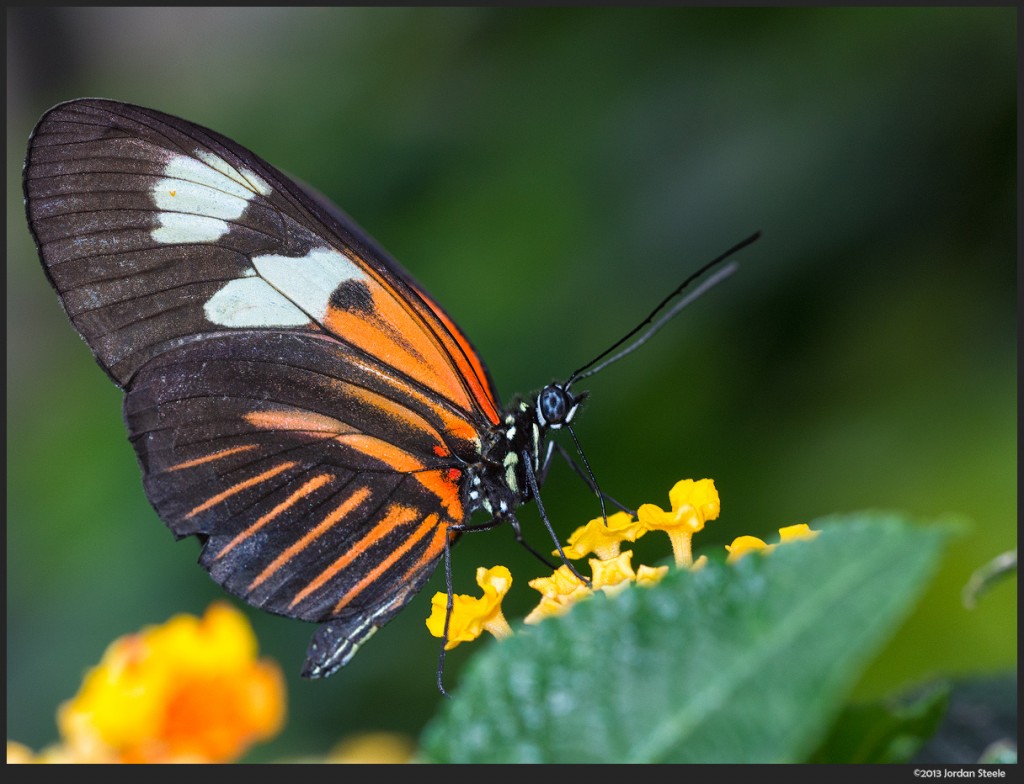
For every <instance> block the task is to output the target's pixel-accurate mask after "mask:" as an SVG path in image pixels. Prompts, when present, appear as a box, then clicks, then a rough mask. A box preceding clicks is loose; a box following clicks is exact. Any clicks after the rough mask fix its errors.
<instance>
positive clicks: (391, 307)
mask: <svg viewBox="0 0 1024 784" xmlns="http://www.w3.org/2000/svg"><path fill="white" fill-rule="evenodd" d="M370 291H371V295H372V296H373V311H372V315H371V316H367V315H366V313H363V312H360V313H354V312H349V311H347V310H342V309H339V308H334V307H329V308H328V309H327V315H326V317H325V318H324V326H325V327H327V329H328V330H329V331H330V332H332V333H334V334H335V335H337V336H338V337H340V338H342V339H343V340H345V341H347V342H348V343H351V344H352V345H354V346H357V347H359V348H361V349H363V350H364V351H366V352H368V353H370V354H372V355H373V356H374V357H376V358H377V359H378V360H380V361H381V362H384V363H385V364H387V365H390V366H391V367H393V368H395V370H397V371H399V372H400V373H404V374H405V375H407V376H409V377H410V378H412V379H415V380H416V381H418V382H419V383H421V384H423V385H424V386H426V387H428V388H429V389H432V390H434V391H435V392H438V393H440V394H441V395H444V396H445V397H446V398H448V399H449V400H451V401H452V402H453V403H455V404H456V405H458V406H459V407H461V408H463V409H467V410H468V409H469V397H468V396H467V394H466V390H465V389H464V388H463V386H462V384H461V383H460V382H459V378H458V375H457V374H456V372H455V369H454V368H453V367H452V364H451V362H450V360H449V359H448V358H447V356H446V355H445V352H444V351H443V350H442V348H441V347H440V346H439V345H438V343H437V342H436V339H435V338H434V335H433V333H432V332H430V331H429V330H428V329H427V328H426V327H425V326H424V325H423V324H421V323H420V322H419V321H418V320H417V319H415V318H414V317H413V316H412V315H411V314H410V313H409V312H408V311H407V310H406V309H405V308H403V307H402V305H401V304H399V302H398V301H397V299H396V296H397V295H395V294H392V293H391V292H387V291H385V289H383V288H382V287H378V286H372V287H371V288H370ZM382 325H386V328H385V327H382Z"/></svg>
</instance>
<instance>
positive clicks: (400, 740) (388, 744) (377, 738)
mask: <svg viewBox="0 0 1024 784" xmlns="http://www.w3.org/2000/svg"><path fill="white" fill-rule="evenodd" d="M415 750H416V744H415V743H414V742H413V740H412V738H410V737H408V736H407V735H400V734H398V733H397V732H363V733H360V734H358V735H351V736H349V737H347V738H345V739H344V740H342V741H340V742H339V743H338V744H337V745H336V746H335V747H334V748H333V749H331V750H330V752H329V753H328V754H327V759H326V760H324V761H325V762H334V763H346V764H350V765H374V764H376V765H397V764H400V763H404V762H409V761H410V760H411V759H412V755H413V753H414V752H415Z"/></svg>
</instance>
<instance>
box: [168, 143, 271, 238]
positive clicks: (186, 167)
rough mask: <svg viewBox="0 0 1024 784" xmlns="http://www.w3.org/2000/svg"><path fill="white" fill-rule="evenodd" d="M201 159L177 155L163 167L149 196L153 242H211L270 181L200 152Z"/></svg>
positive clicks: (264, 191) (263, 190)
mask: <svg viewBox="0 0 1024 784" xmlns="http://www.w3.org/2000/svg"><path fill="white" fill-rule="evenodd" d="M198 154H199V157H200V158H201V159H202V160H197V159H195V158H193V157H191V156H189V155H175V156H174V157H173V158H171V159H170V161H168V162H167V165H166V166H165V167H164V177H163V179H161V180H158V181H157V182H156V184H155V185H154V186H153V189H152V191H151V195H152V197H153V202H154V203H155V204H156V207H157V209H159V210H160V213H159V215H158V216H157V217H158V219H159V221H160V225H159V226H158V227H157V228H155V229H153V231H152V232H151V236H152V237H153V239H154V240H155V241H156V242H160V243H164V244H180V243H188V242H213V241H215V240H218V239H220V238H221V237H223V236H224V235H225V234H227V233H228V231H229V229H230V225H229V224H228V221H231V220H237V219H238V218H240V217H241V216H242V213H243V212H245V208H246V206H247V205H248V204H249V202H250V201H252V199H253V198H254V197H255V196H256V195H257V194H262V195H264V196H266V195H268V194H269V193H270V186H269V185H267V183H266V182H265V181H264V180H263V179H262V178H261V177H260V176H259V175H257V174H256V173H255V172H253V171H251V170H249V169H244V168H243V169H242V170H241V171H239V170H237V169H235V168H234V167H232V166H231V165H230V164H229V163H228V162H227V161H225V160H224V159H223V158H220V157H219V156H217V155H214V154H213V153H210V152H206V151H201V152H199V153H198Z"/></svg>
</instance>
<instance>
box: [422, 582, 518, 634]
mask: <svg viewBox="0 0 1024 784" xmlns="http://www.w3.org/2000/svg"><path fill="white" fill-rule="evenodd" d="M476 583H477V585H479V586H480V587H481V588H482V589H483V592H484V594H483V596H481V597H479V598H477V597H475V596H467V595H466V594H455V595H454V596H452V614H451V618H450V619H449V621H448V641H447V642H446V643H445V646H444V649H445V650H446V651H450V650H451V649H452V648H454V647H455V646H457V645H458V644H459V643H462V642H469V641H470V640H475V639H476V638H477V637H479V636H480V635H481V634H483V633H484V632H485V631H487V632H490V633H491V634H493V635H494V636H495V637H497V638H498V639H502V638H503V637H508V636H509V635H510V634H512V628H511V627H510V626H509V625H508V621H506V620H505V616H504V615H503V614H502V612H501V601H502V599H504V598H505V594H507V593H508V590H509V588H511V587H512V574H511V573H510V572H509V570H508V568H507V567H505V566H495V567H493V568H491V569H485V568H484V567H482V566H481V567H480V568H479V569H477V570H476ZM430 606H431V612H430V617H429V618H427V628H428V629H429V630H430V633H431V634H432V635H434V636H435V637H444V619H445V615H446V614H447V612H448V594H446V593H441V592H438V593H436V594H434V598H433V599H431V601H430Z"/></svg>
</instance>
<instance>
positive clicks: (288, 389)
mask: <svg viewBox="0 0 1024 784" xmlns="http://www.w3.org/2000/svg"><path fill="white" fill-rule="evenodd" d="M25 193H26V204H27V210H28V215H29V222H30V226H31V228H32V232H33V235H34V237H35V239H36V242H37V244H38V246H39V249H40V254H41V256H42V259H43V262H44V267H45V269H46V272H47V275H48V276H49V278H50V280H51V282H52V283H53V285H54V287H55V288H56V290H57V292H58V294H59V296H60V299H61V302H62V304H63V306H64V308H65V310H66V312H67V314H68V316H69V317H70V319H71V321H72V323H73V324H74V325H75V327H76V328H77V329H78V331H79V332H80V333H81V334H82V336H83V337H84V338H85V339H86V341H87V342H88V344H89V346H90V348H91V349H92V350H93V353H94V354H95V356H96V359H97V361H98V362H99V364H100V365H101V366H102V367H103V368H104V369H105V370H106V371H107V372H108V374H109V375H110V376H111V377H112V378H113V379H114V381H115V382H116V383H118V385H120V386H121V387H122V388H123V389H124V390H125V392H126V398H125V417H126V421H127V423H128V427H129V431H130V436H131V440H132V442H133V444H134V446H135V448H136V452H137V454H138V456H139V460H140V464H141V466H142V469H143V475H144V482H145V486H146V491H147V494H148V496H149V498H150V500H151V501H152V503H153V505H154V507H155V508H156V509H157V511H158V512H159V514H160V516H161V518H162V519H163V520H164V521H165V522H166V523H167V524H168V526H169V527H170V528H171V530H172V531H173V532H174V533H175V534H176V535H177V536H188V535H196V536H198V537H199V538H200V539H201V540H202V541H203V542H204V547H203V552H202V556H201V561H202V563H203V565H204V566H205V567H206V568H207V569H208V570H209V572H210V574H211V575H212V576H213V577H214V578H215V579H216V580H217V581H218V582H220V583H221V584H223V585H224V586H225V587H226V588H227V589H228V590H230V591H231V592H232V593H234V594H236V595H238V596H240V597H242V598H244V599H245V600H246V601H248V602H250V603H251V604H253V605H255V606H259V607H262V608H265V609H267V610H269V611H272V612H276V613H280V614H283V615H288V616H292V617H297V618H303V619H305V620H310V621H321V622H330V623H328V624H327V625H325V626H324V627H323V629H322V632H321V634H319V635H318V638H317V639H318V640H319V642H320V648H319V649H318V650H317V651H316V652H315V653H314V651H313V648H317V645H314V646H313V648H311V660H313V659H314V658H315V659H319V660H320V661H319V663H318V662H317V661H313V662H312V664H308V665H307V670H309V671H311V672H312V673H313V674H328V673H329V672H330V671H331V670H332V669H333V668H336V667H337V666H340V665H341V664H343V663H344V661H346V660H347V658H348V657H349V656H351V654H352V653H353V652H354V649H355V647H357V646H358V644H359V642H361V640H362V639H365V637H366V636H368V634H369V633H371V632H372V630H373V629H374V628H376V627H377V626H380V625H382V624H383V623H384V622H386V621H387V620H388V619H389V618H390V617H391V616H392V615H394V614H395V613H396V612H397V611H398V610H399V609H400V608H401V607H402V606H403V605H404V604H405V603H406V602H407V601H408V600H409V599H410V598H411V597H412V595H413V594H414V593H415V591H416V590H418V589H419V587H420V586H421V585H422V583H423V582H424V581H425V580H426V578H427V577H428V576H429V575H430V573H431V572H432V571H433V569H434V567H435V566H436V563H437V560H438V559H439V558H440V556H441V555H442V553H443V551H444V544H445V537H446V536H450V535H451V534H450V531H449V527H450V526H452V525H455V524H459V523H461V522H462V521H463V518H464V516H465V515H464V511H463V508H462V496H461V492H462V490H461V484H460V480H461V478H462V476H463V471H462V468H461V467H462V466H464V465H466V464H467V463H469V462H472V461H474V460H477V459H478V457H479V455H480V453H481V449H482V444H481V439H482V438H486V437H487V436H486V434H487V432H488V429H489V428H490V427H491V426H492V425H494V424H495V423H497V421H498V417H499V414H498V411H499V408H498V405H497V403H496V399H497V396H496V394H495V392H494V388H493V384H492V382H491V380H490V378H489V376H488V374H487V371H486V369H485V367H484V365H483V363H482V362H481V361H480V360H479V358H478V357H477V355H476V352H475V351H474V350H473V348H472V346H471V345H470V343H469V341H468V340H467V339H466V338H465V336H464V335H463V334H462V333H461V331H459V330H458V328H457V327H456V326H455V324H454V323H453V322H452V320H451V319H450V318H449V317H448V316H447V315H446V314H445V313H444V311H443V310H442V309H441V308H440V307H439V306H438V305H437V304H436V303H435V302H434V301H433V300H432V299H431V298H430V297H429V296H428V295H426V294H425V292H423V290H422V289H421V288H420V287H419V286H418V285H417V284H416V283H415V282H414V281H412V279H411V278H410V277H409V276H408V275H407V274H406V273H405V272H404V271H403V270H402V269H401V268H400V267H399V266H398V265H397V264H396V263H395V262H394V261H393V260H392V259H390V257H388V256H387V255H386V254H385V253H384V251H383V250H382V249H380V248H379V247H378V246H377V245H376V244H375V243H374V242H373V241H372V240H371V239H369V238H368V237H367V236H366V235H365V234H363V232H361V231H360V230H359V229H358V227H356V226H355V224H354V223H352V222H351V221H350V220H349V219H348V218H347V216H344V214H343V213H341V212H340V210H336V208H331V207H330V206H329V205H325V204H324V203H323V202H322V201H321V200H319V199H318V198H316V197H315V196H313V195H311V194H310V193H309V192H307V191H306V190H304V189H303V188H301V187H300V186H298V185H296V184H295V183H293V182H292V181H290V180H289V179H288V178H287V177H285V176H284V175H282V174H281V173H280V172H278V171H277V170H276V169H274V168H273V167H271V166H269V165H268V164H266V163H265V162H263V161H262V160H261V159H259V158H258V157H257V156H255V155H254V154H252V153H250V152H248V151H247V150H245V149H244V148H242V147H240V146H239V145H237V144H235V143H234V142H231V141H230V140H228V139H226V138H225V137H223V136H220V135H219V134H216V133H214V132H212V131H209V130H206V129H204V128H201V127H199V126H196V125H193V124H191V123H188V122H186V121H184V120H180V119H177V118H174V117H170V116H168V115H164V114H162V113H159V112H154V111H151V110H148V109H142V108H139V107H134V106H129V105H126V104H121V103H117V102H112V101H101V100H81V101H73V102H71V103H68V104H62V105H60V106H58V107H55V108H54V109H53V110H51V111H50V112H49V113H47V115H45V116H44V118H43V119H42V120H41V121H40V123H39V125H38V126H37V128H36V130H35V132H34V134H33V137H32V140H31V143H30V150H29V157H28V160H27V163H26V169H25ZM324 645H327V646H328V647H329V648H330V649H331V650H324V649H323V646H324Z"/></svg>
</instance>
